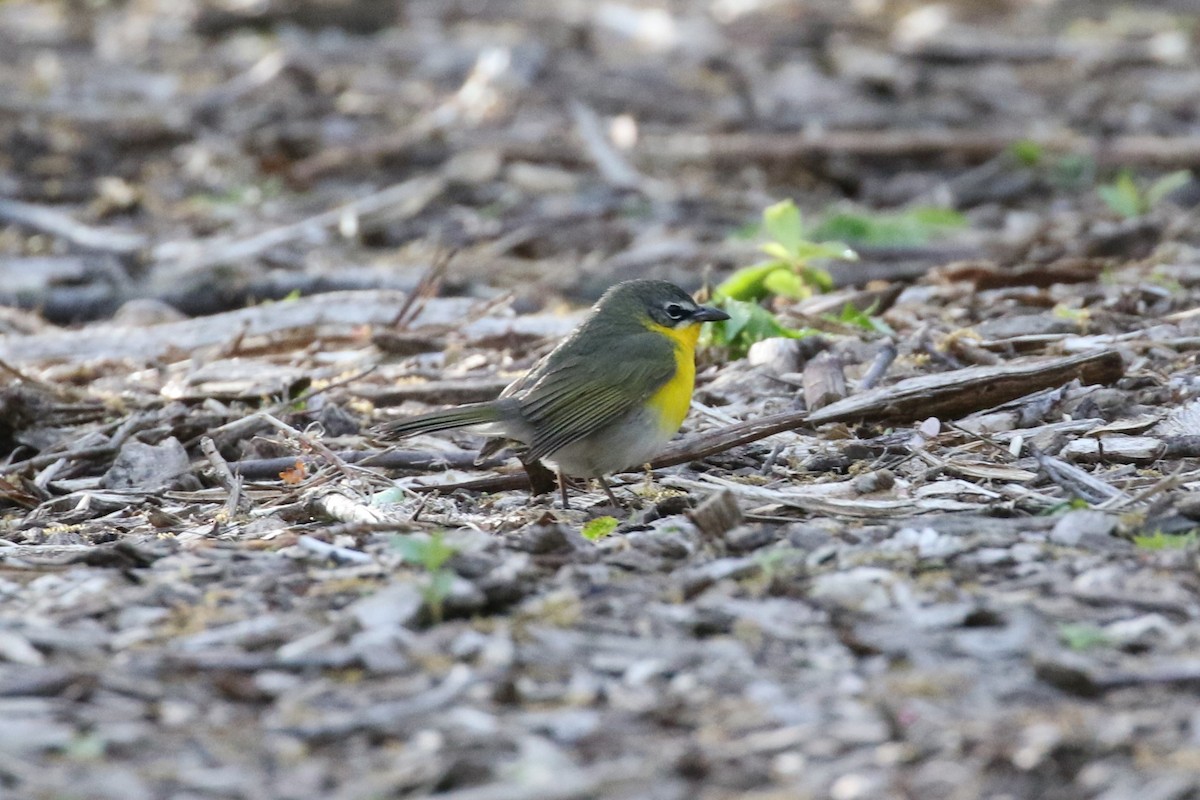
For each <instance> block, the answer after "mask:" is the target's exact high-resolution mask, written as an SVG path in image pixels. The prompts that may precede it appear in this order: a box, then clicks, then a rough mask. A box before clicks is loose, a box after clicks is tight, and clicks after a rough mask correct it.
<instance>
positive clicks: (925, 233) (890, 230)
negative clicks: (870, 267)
mask: <svg viewBox="0 0 1200 800" xmlns="http://www.w3.org/2000/svg"><path fill="white" fill-rule="evenodd" d="M966 224H967V218H966V217H964V216H963V215H962V214H960V213H959V212H957V211H955V210H954V209H951V208H939V207H936V206H918V207H916V208H909V209H905V210H904V211H897V212H866V211H857V210H843V211H837V212H834V213H833V214H830V215H829V216H827V217H825V218H824V219H823V220H822V221H821V224H820V225H818V226H817V227H816V228H814V229H813V230H812V231H810V234H809V235H810V236H812V238H814V239H817V240H826V239H839V240H843V241H846V242H849V243H851V244H857V245H874V246H876V247H913V246H916V245H922V244H925V243H927V242H929V241H930V240H931V239H935V238H937V237H938V236H941V235H943V234H945V233H947V232H949V231H952V230H956V229H959V228H963V227H966Z"/></svg>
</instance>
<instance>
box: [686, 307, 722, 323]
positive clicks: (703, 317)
mask: <svg viewBox="0 0 1200 800" xmlns="http://www.w3.org/2000/svg"><path fill="white" fill-rule="evenodd" d="M723 319H729V315H728V314H726V313H725V312H724V311H722V310H721V309H719V308H713V307H712V306H700V307H699V308H697V309H696V310H695V311H693V312H692V320H693V321H694V322H720V321H721V320H723Z"/></svg>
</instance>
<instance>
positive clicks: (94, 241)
mask: <svg viewBox="0 0 1200 800" xmlns="http://www.w3.org/2000/svg"><path fill="white" fill-rule="evenodd" d="M0 222H11V223H13V224H14V225H18V226H20V227H22V228H28V229H30V230H34V231H37V232H38V233H44V234H46V235H48V236H53V237H55V238H57V239H62V240H63V241H64V242H66V243H67V244H68V245H70V246H71V248H72V249H74V250H82V251H85V252H90V253H109V254H111V255H115V256H122V257H127V256H132V255H134V254H136V253H138V252H140V251H141V250H142V249H143V248H145V247H146V245H147V244H148V242H149V240H148V239H147V238H146V237H145V236H143V235H142V234H140V233H133V232H132V231H123V230H118V229H116V228H97V227H93V226H91V225H85V224H84V223H82V222H79V221H77V220H75V219H74V218H73V217H72V216H71V215H70V214H68V213H66V212H65V211H59V210H58V209H56V208H51V207H49V206H38V205H34V204H32V203H23V202H21V201H20V200H10V199H7V198H0Z"/></svg>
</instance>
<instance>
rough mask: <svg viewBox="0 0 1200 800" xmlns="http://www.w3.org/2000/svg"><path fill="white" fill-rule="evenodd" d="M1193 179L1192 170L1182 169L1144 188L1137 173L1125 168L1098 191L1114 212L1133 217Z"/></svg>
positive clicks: (1169, 173)
mask: <svg viewBox="0 0 1200 800" xmlns="http://www.w3.org/2000/svg"><path fill="white" fill-rule="evenodd" d="M1191 179H1192V171H1191V170H1188V169H1181V170H1177V171H1175V172H1168V173H1167V174H1166V175H1163V176H1162V177H1160V178H1157V179H1155V180H1154V181H1153V182H1151V183H1150V185H1149V186H1147V187H1145V188H1142V187H1140V186H1139V185H1138V183H1137V181H1136V180H1134V177H1133V173H1131V172H1130V171H1129V170H1127V169H1125V170H1121V172H1120V173H1118V174H1117V177H1116V178H1114V179H1113V181H1112V182H1111V183H1106V184H1104V185H1102V186H1099V187H1097V188H1096V193H1097V194H1099V195H1100V199H1101V200H1103V201H1104V204H1105V205H1106V206H1108V207H1109V209H1110V210H1111V211H1113V212H1114V213H1116V214H1120V215H1121V216H1122V217H1125V218H1126V219H1132V218H1134V217H1140V216H1142V215H1143V214H1146V213H1148V212H1150V211H1151V210H1153V209H1154V208H1155V207H1156V206H1157V205H1158V204H1159V203H1161V202H1162V201H1163V198H1165V197H1166V196H1167V195H1169V194H1171V192H1174V191H1175V190H1176V189H1179V188H1180V187H1182V186H1185V185H1187V183H1188V181H1190V180H1191Z"/></svg>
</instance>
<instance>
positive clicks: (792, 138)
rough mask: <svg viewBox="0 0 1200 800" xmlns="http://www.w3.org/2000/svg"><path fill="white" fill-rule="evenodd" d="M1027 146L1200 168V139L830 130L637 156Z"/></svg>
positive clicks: (670, 145)
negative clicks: (1021, 144)
mask: <svg viewBox="0 0 1200 800" xmlns="http://www.w3.org/2000/svg"><path fill="white" fill-rule="evenodd" d="M1021 141H1028V142H1032V143H1033V144H1035V145H1036V146H1038V147H1040V148H1041V149H1042V150H1044V151H1046V152H1048V153H1058V154H1062V153H1074V154H1078V155H1087V156H1090V157H1091V158H1092V159H1094V160H1095V162H1096V163H1097V164H1099V165H1101V166H1160V167H1188V166H1193V165H1195V164H1196V163H1197V162H1200V136H1148V135H1146V136H1143V135H1128V136H1113V137H1111V138H1107V139H1102V138H1096V137H1090V136H1080V135H1077V134H1072V133H1055V134H1039V133H1035V132H1030V131H1011V132H1007V133H995V132H991V131H972V130H896V129H891V130H886V131H874V130H867V131H850V130H843V131H823V132H813V133H808V132H801V133H725V134H673V135H661V136H651V135H647V136H645V137H644V139H643V140H642V143H641V144H640V145H639V146H638V147H637V149H636V150H635V153H636V154H637V155H638V156H639V157H641V158H643V159H648V160H650V161H653V162H657V163H659V164H661V165H665V166H673V165H679V164H687V163H696V162H702V163H717V164H744V163H745V162H747V161H776V162H778V161H783V162H786V161H803V160H806V159H813V158H823V157H826V156H839V155H840V156H863V157H874V158H909V157H925V158H937V157H943V156H950V157H955V158H961V159H966V160H969V161H984V160H986V159H988V158H992V157H993V156H996V155H998V154H1000V153H1002V152H1004V151H1005V150H1007V149H1008V148H1010V147H1012V145H1013V144H1014V143H1015V142H1021Z"/></svg>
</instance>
